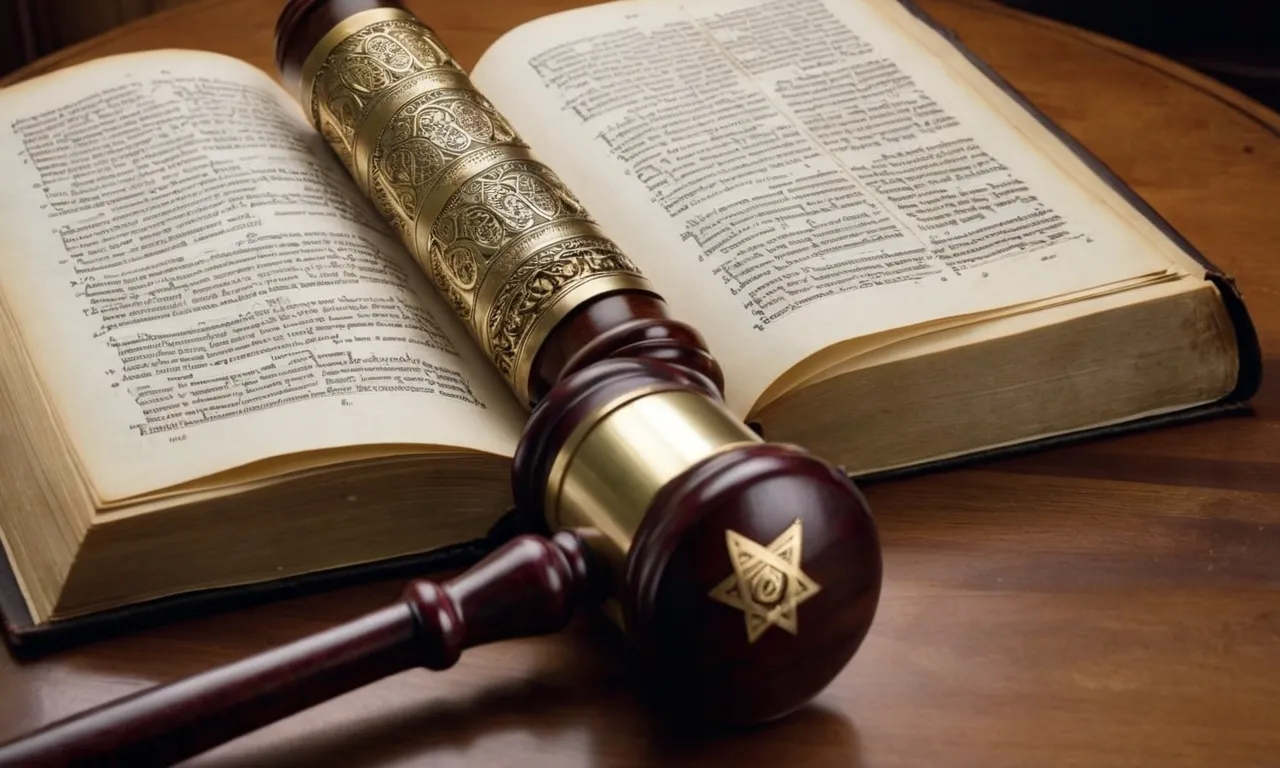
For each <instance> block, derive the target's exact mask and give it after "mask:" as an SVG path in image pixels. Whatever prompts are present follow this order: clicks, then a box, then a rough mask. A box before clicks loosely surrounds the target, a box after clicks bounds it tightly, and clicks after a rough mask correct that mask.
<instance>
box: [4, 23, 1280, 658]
mask: <svg viewBox="0 0 1280 768" xmlns="http://www.w3.org/2000/svg"><path fill="white" fill-rule="evenodd" d="M899 2H901V3H902V4H903V5H904V6H905V7H906V8H907V9H909V10H910V11H911V13H912V14H913V15H915V16H916V17H917V18H919V19H921V20H922V21H924V22H925V23H927V24H929V25H930V26H931V27H932V28H933V29H934V30H936V31H937V32H938V34H940V35H942V36H943V37H944V38H946V39H947V40H948V41H949V42H950V44H951V45H953V46H954V47H955V48H956V49H957V50H959V51H960V52H961V53H963V54H964V56H965V57H966V58H967V59H968V60H969V61H970V62H971V63H972V64H973V65H974V66H975V67H976V68H977V69H978V70H979V71H981V72H982V73H983V74H984V75H986V76H987V77H988V78H990V79H991V81H992V82H994V83H995V84H997V85H998V86H999V87H1000V88H1001V89H1002V90H1004V91H1005V92H1006V93H1008V94H1009V95H1010V96H1011V97H1012V98H1013V99H1014V100H1016V101H1017V102H1018V103H1019V104H1020V105H1021V106H1022V107H1023V108H1024V109H1026V110H1027V112H1028V113H1030V114H1031V115H1033V116H1035V117H1036V119H1037V120H1039V122H1040V123H1041V124H1043V125H1044V126H1045V127H1046V128H1047V129H1048V130H1049V131H1051V132H1052V133H1053V135H1054V136H1056V137H1057V138H1058V139H1059V140H1061V141H1062V142H1063V143H1064V144H1065V145H1066V146H1067V147H1069V148H1070V149H1071V150H1072V151H1073V152H1074V153H1075V154H1076V155H1077V156H1079V157H1080V158H1081V159H1082V160H1083V161H1084V162H1085V163H1086V164H1087V165H1088V166H1089V167H1090V168H1091V169H1092V170H1093V171H1094V172H1095V173H1096V174H1097V175H1098V176H1099V178H1101V179H1102V180H1104V181H1105V182H1106V183H1107V184H1109V185H1110V186H1111V187H1112V188H1114V189H1115V190H1117V191H1118V192H1119V193H1120V194H1121V195H1122V196H1123V197H1124V198H1125V199H1126V200H1127V201H1128V202H1129V203H1131V204H1132V205H1133V206H1134V208H1135V209H1136V210H1138V211H1139V212H1141V213H1142V214H1143V215H1144V216H1146V217H1147V218H1148V219H1150V220H1151V221H1152V222H1153V223H1154V224H1155V225H1156V226H1157V227H1159V229H1160V230H1161V231H1162V232H1163V233H1164V234H1165V235H1167V236H1168V237H1169V238H1170V239H1171V240H1172V241H1174V242H1175V243H1177V244H1178V245H1179V246H1180V247H1181V248H1182V249H1183V250H1184V251H1186V253H1187V254H1189V255H1190V256H1192V257H1193V258H1195V259H1196V260H1197V261H1198V262H1199V263H1201V264H1203V265H1204V267H1205V269H1206V271H1207V277H1206V279H1208V280H1210V281H1212V282H1213V283H1214V285H1215V286H1216V287H1217V289H1218V291H1219V293H1220V294H1221V295H1222V299H1223V302H1224V304H1225V306H1226V310H1227V312H1228V314H1229V316H1230V318H1231V321H1232V323H1233V324H1234V326H1235V331H1236V344H1237V349H1238V354H1239V360H1240V370H1239V373H1238V376H1237V379H1236V386H1235V388H1234V389H1233V390H1232V392H1231V393H1230V394H1228V395H1227V396H1226V397H1225V398H1223V399H1222V400H1220V401H1219V402H1217V403H1211V404H1208V405H1202V406H1197V407H1194V408H1188V409H1186V410H1183V411H1179V412H1175V413H1168V414H1163V415H1159V416H1153V417H1147V418H1141V419H1134V420H1132V421H1128V422H1124V423H1120V424H1113V425H1109V426H1106V427H1100V428H1096V429H1088V430H1081V431H1078V432H1073V433H1070V434H1066V435H1059V436H1055V437H1048V438H1044V439H1040V440H1034V441H1029V442H1024V443H1020V444H1017V445H1013V446H1007V447H1002V448H998V449H993V450H989V451H980V452H976V453H971V454H967V455H964V456H959V457H953V458H948V459H943V460H939V461H933V462H927V463H923V464H917V465H913V466H910V467H904V468H900V469H893V470H887V471H883V472H877V473H873V474H868V475H855V476H854V479H855V480H857V481H858V482H859V483H860V484H864V485H866V484H871V483H876V482H883V481H887V480H894V479H901V478H905V477H909V476H914V475H919V474H924V473H929V472H938V471H943V470H947V469H954V468H959V467H965V466H971V465H974V464H978V463H984V462H990V461H994V460H996V459H1001V458H1009V457H1012V456H1017V455H1023V454H1027V453H1031V452H1036V451H1042V450H1045V449H1048V448H1053V447H1057V446H1063V445H1068V444H1073V443H1079V442H1084V441H1087V440H1095V439H1099V438H1104V437H1109V436H1114V435H1119V434H1124V433H1129V432H1136V431H1139V430H1148V429H1153V428H1158V427H1165V426H1170V425H1173V424H1180V423H1187V422H1191V421H1198V420H1203V419H1208V418H1215V417H1221V416H1226V415H1232V414H1246V413H1248V412H1249V411H1250V406H1249V399H1250V398H1252V397H1253V395H1254V394H1255V393H1256V392H1257V390H1258V386H1259V384H1260V383H1261V378H1262V356H1261V351H1260V349H1259V345H1258V338H1257V333H1256V331H1255V329H1254V326H1253V322H1252V320H1251V319H1250V318H1249V313H1248V311H1247V309H1246V308H1245V304H1244V300H1243V298H1242V296H1241V294H1240V291H1239V290H1238V288H1237V286H1236V284H1235V282H1234V280H1232V278H1231V277H1230V276H1228V275H1226V274H1223V272H1222V271H1221V270H1220V269H1218V268H1217V267H1216V266H1215V265H1213V264H1212V263H1210V262H1209V260H1208V259H1207V258H1205V256H1204V255H1203V254H1202V253H1200V252H1199V251H1198V250H1197V249H1196V248H1195V247H1194V246H1193V245H1191V243H1189V242H1187V240H1186V238H1184V237H1183V236H1182V235H1180V234H1179V233H1178V232H1177V231H1175V230H1174V229H1173V227H1172V226H1170V225H1169V223H1168V222H1167V221H1165V220H1164V219H1163V218H1162V217H1161V216H1160V215H1159V214H1158V213H1156V212H1155V211H1154V210H1153V209H1152V208H1151V206H1150V205H1148V204H1147V203H1146V201H1144V200H1143V199H1142V198H1140V197H1139V196H1138V195H1137V194H1136V193H1135V192H1134V191H1133V190H1132V189H1131V188H1130V187H1129V186H1128V185H1127V184H1126V183H1125V182H1124V181H1123V180H1121V179H1120V178H1119V177H1118V176H1117V175H1116V174H1115V173H1114V172H1112V170H1111V169H1110V168H1108V167H1107V166H1106V165H1105V164H1104V163H1103V162H1102V161H1101V160H1099V159H1098V158H1097V157H1095V156H1094V155H1093V154H1092V153H1091V152H1089V150H1087V149H1086V148H1085V147H1084V146H1083V145H1081V144H1080V143H1079V142H1078V141H1076V140H1075V139H1074V138H1073V137H1072V136H1070V135H1069V134H1067V133H1066V132H1065V131H1064V130H1063V129H1062V128H1061V127H1060V126H1058V125H1057V124H1055V123H1054V122H1053V121H1052V120H1051V119H1050V118H1049V117H1048V116H1047V115H1045V114H1044V113H1042V112H1041V111H1040V110H1039V109H1038V108H1037V107H1035V106H1034V105H1033V104H1032V103H1031V102H1030V101H1029V100H1028V99H1027V98H1026V97H1025V96H1024V95H1023V94H1022V93H1020V92H1019V91H1017V90H1016V89H1015V88H1014V87H1013V86H1012V85H1010V84H1009V83H1008V82H1007V81H1006V80H1005V79H1004V78H1003V77H1001V76H1000V75H999V74H998V73H996V72H995V71H994V70H992V69H991V68H990V67H989V66H988V65H987V64H986V63H985V62H983V61H982V60H981V59H980V58H978V56H977V55H976V54H975V53H974V52H973V51H972V50H970V49H969V48H968V47H966V46H965V45H964V43H963V42H961V40H960V39H959V37H958V36H957V35H956V34H955V33H954V32H952V31H951V30H949V29H947V28H945V27H942V26H941V25H939V24H938V23H936V22H935V21H934V20H933V19H931V18H930V17H929V16H928V15H927V14H926V13H925V12H924V11H923V10H922V9H921V8H919V7H918V6H916V5H915V3H914V2H912V0H899ZM540 525H541V523H540V522H539V521H533V520H529V519H527V516H525V515H521V514H520V513H518V512H517V511H514V510H513V511H510V512H508V513H507V514H506V515H504V516H503V517H502V519H500V520H499V521H498V523H497V524H496V525H495V526H494V527H493V529H492V530H491V531H490V533H489V535H488V536H486V537H485V538H483V539H480V540H477V541H471V542H463V543H459V544H457V545H454V546H451V547H447V548H443V549H439V550H434V551H432V552H427V553H423V554H420V555H413V556H409V557H402V558H396V559H394V560H387V561H381V562H376V563H369V564H364V565H355V566H349V567H345V568H340V569H335V570H330V571H322V572H317V573H311V574H305V575H301V576H295V577H291V578H288V579H282V580H278V581H271V582H265V583H259V584H253V585H246V586H236V587H226V588H222V589H214V590H206V591H202V592H195V593H189V594H184V595H178V596H174V597H168V598H162V599H158V600H153V601H149V602H146V603H139V604H137V605H132V606H126V607H123V608H117V609H112V610H109V611H103V612H101V613H97V614H92V615H89V616H84V617H79V618H73V619H66V620H61V621H54V622H49V623H47V624H43V625H37V624H35V623H34V622H33V621H32V619H31V616H30V614H29V612H28V610H27V606H26V602H25V600H24V599H23V597H22V594H21V592H20V590H19V588H18V583H17V580H16V578H15V576H14V574H13V571H12V568H11V566H10V563H9V560H8V556H7V553H6V557H5V558H3V561H2V562H0V618H2V619H3V623H4V632H5V637H6V640H7V642H8V645H9V648H10V651H11V652H12V653H13V655H14V656H16V657H19V658H32V657H35V656H39V655H43V654H46V653H49V652H52V651H56V650H57V649H59V648H65V647H68V646H70V645H75V644H80V643H85V642H92V641H93V640H96V639H100V638H103V637H106V636H108V635H113V634H118V633H121V632H127V631H131V630H134V629H140V628H142V627H144V626H154V625H156V624H160V623H164V622H167V621H176V620H179V619H181V618H182V617H184V616H193V615H198V614H200V615H202V614H205V613H210V612H215V611H222V610H231V609H234V608H236V607H242V606H245V605H248V604H251V603H256V602H263V601H267V600H275V599H282V598H284V597H289V596H294V595H300V594H304V593H311V592H316V591H321V590H325V589H334V588H337V587H341V586H347V585H350V584H355V583H360V582H366V581H373V580H378V579H390V578H404V579H408V578H413V577H420V576H424V575H431V574H438V573H441V572H445V571H449V570H453V569H460V568H464V567H466V566H468V565H470V564H472V563H474V562H476V561H477V560H479V559H480V558H482V557H483V556H484V555H485V554H487V553H488V552H489V551H491V550H492V549H493V548H494V547H496V546H499V545H500V544H501V543H502V542H504V541H506V540H507V539H509V538H510V537H511V536H514V535H516V534H518V533H523V532H527V531H531V530H538V528H539V527H540Z"/></svg>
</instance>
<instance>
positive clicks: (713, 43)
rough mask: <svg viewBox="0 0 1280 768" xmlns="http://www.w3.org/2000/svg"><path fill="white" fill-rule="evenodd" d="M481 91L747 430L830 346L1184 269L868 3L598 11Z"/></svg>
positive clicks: (541, 27) (645, 4) (499, 51)
mask: <svg viewBox="0 0 1280 768" xmlns="http://www.w3.org/2000/svg"><path fill="white" fill-rule="evenodd" d="M473 77H474V80H475V82H476V84H477V86H478V87H479V88H480V89H481V90H483V91H484V92H485V93H486V94H487V95H488V96H489V97H490V99H491V100H492V101H493V102H494V103H495V104H496V105H497V107H498V109H499V110H500V111H502V112H503V113H504V114H506V115H507V117H508V118H509V119H510V120H511V122H512V123H513V125H514V126H515V128H516V129H517V131H519V132H520V133H521V134H522V135H523V136H524V138H525V139H526V140H527V141H528V142H529V143H530V144H531V146H532V147H533V149H534V151H535V153H537V154H538V155H539V156H540V157H542V158H543V159H544V160H545V161H546V162H547V163H548V164H549V165H550V166H551V167H552V168H554V169H555V170H556V172H557V173H558V174H560V175H561V177H562V178H563V179H564V180H565V182H566V183H567V184H568V186H569V187H570V188H571V189H573V190H574V191H575V193H576V194H577V195H578V196H579V197H580V199H582V201H583V203H584V204H585V205H586V206H587V207H588V209H589V210H591V211H592V213H593V215H594V216H595V217H596V218H597V219H599V221H600V223H601V224H602V226H603V227H604V229H605V230H606V231H607V232H608V233H609V234H610V235H611V236H613V237H614V238H615V239H616V240H617V241H618V243H619V245H620V246H621V247H622V248H623V250H624V251H626V252H627V253H628V255H629V256H631V258H633V259H634V260H635V261H636V262H637V264H639V265H640V267H641V268H642V269H643V270H644V271H645V272H646V273H647V275H648V276H649V277H650V279H651V280H652V281H653V282H654V284H655V286H656V287H657V288H658V290H659V291H661V292H662V293H663V294H664V296H665V297H666V298H667V299H668V301H669V302H670V304H671V305H672V309H673V311H674V312H675V313H676V314H677V315H678V316H680V317H681V318H682V319H684V320H686V321H688V322H690V323H691V324H692V325H694V326H696V327H697V328H699V330H701V331H702V332H703V333H704V334H705V335H706V337H707V339H708V342H709V344H710V346H711V351H712V353H713V354H714V355H715V356H716V357H717V358H719V360H720V361H721V363H722V365H723V366H724V368H725V371H726V379H727V382H728V389H729V391H728V400H729V404H730V406H731V407H732V408H733V409H734V410H735V412H737V413H739V414H742V415H745V414H747V413H748V412H749V410H750V409H751V407H752V406H753V405H754V404H755V403H756V401H757V399H758V398H759V397H760V395H761V393H763V392H764V391H765V389H766V388H767V387H768V385H769V384H770V383H771V382H772V381H774V380H775V379H777V378H778V377H779V376H781V375H782V374H783V373H784V372H786V371H787V370H788V369H789V368H790V367H791V366H794V365H795V364H797V363H798V362H800V361H802V360H804V359H805V358H806V357H809V356H810V355H813V354H814V353H815V352H818V351H819V350H822V349H824V348H827V347H829V346H830V345H833V344H836V343H839V342H842V341H846V340H849V339H855V338H859V337H865V336H868V335H871V334H875V333H880V332H884V331H887V330H892V329H903V328H908V327H911V326H913V325H916V324H921V323H926V322H936V321H938V320H941V319H944V318H958V317H961V316H965V315H971V316H979V313H983V312H988V311H992V310H997V309H1002V308H1008V307H1011V306H1015V305H1020V304H1023V303H1027V302H1033V301H1043V300H1046V299H1050V298H1052V297H1057V296H1065V295H1068V294H1073V293H1076V292H1079V291H1087V290H1091V289H1096V288H1098V287H1099V286H1104V285H1109V284H1112V283H1116V282H1119V281H1124V280H1131V281H1133V280H1135V279H1137V280H1136V282H1137V283H1141V282H1142V280H1143V279H1145V278H1146V277H1147V276H1150V277H1152V279H1155V278H1156V277H1157V276H1161V275H1166V274H1167V273H1168V271H1169V270H1170V269H1171V267H1172V264H1171V262H1170V261H1169V259H1168V258H1167V257H1166V256H1164V255H1162V254H1160V253H1157V252H1154V251H1153V250H1152V249H1151V248H1150V247H1149V246H1148V245H1146V244H1144V242H1143V241H1142V240H1141V239H1140V238H1139V237H1137V236H1136V235H1134V234H1133V233H1132V232H1131V231H1130V230H1129V229H1127V228H1126V226H1125V225H1124V223H1123V222H1122V221H1121V220H1120V219H1119V218H1118V217H1116V215H1115V214H1114V213H1113V212H1112V211H1111V210H1110V209H1108V208H1107V207H1106V206H1104V205H1102V204H1100V203H1099V202H1098V201H1096V200H1095V199H1093V198H1092V197H1090V196H1089V195H1088V194H1087V193H1086V192H1085V191H1084V190H1082V189H1081V188H1079V187H1077V186H1075V185H1074V184H1073V183H1072V182H1070V181H1069V180H1067V179H1066V177H1064V176H1062V175H1061V174H1060V173H1059V172H1058V171H1057V170H1056V169H1055V167H1054V166H1053V165H1052V164H1051V163H1050V162H1049V161H1048V160H1046V158H1044V157H1043V156H1041V155H1040V154H1038V153H1037V151H1036V149H1035V147H1034V146H1033V145H1032V144H1031V143H1030V141H1029V140H1028V139H1027V138H1026V137H1025V136H1024V135H1023V134H1021V133H1019V132H1017V131H1016V130H1014V129H1013V128H1011V127H1010V126H1009V125H1008V124H1006V123H1005V122H1003V121H1002V120H1001V119H1000V118H999V117H998V116H997V115H996V114H995V113H994V112H992V111H990V110H989V109H987V108H986V107H985V106H984V105H983V104H982V102H981V101H980V100H979V99H977V98H976V97H975V96H974V95H973V94H972V93H971V92H969V91H968V90H967V89H966V87H965V86H964V84H963V82H962V80H960V79H959V78H957V77H956V76H955V74H954V73H953V72H951V71H949V70H948V69H946V68H945V67H944V66H943V65H942V64H941V63H940V62H939V61H938V60H937V59H936V58H935V57H933V56H932V55H931V54H929V53H928V51H927V50H926V49H925V48H924V47H923V46H921V45H920V44H919V43H917V42H915V41H913V40H912V39H910V38H908V37H906V36H904V35H902V34H901V33H899V32H898V31H897V30H896V29H895V28H894V26H893V25H892V24H890V23H888V22H887V21H886V20H885V19H884V18H882V17H881V16H880V15H879V14H878V13H877V12H876V11H875V10H874V9H872V8H870V7H868V6H865V5H862V4H860V3H857V2H849V1H847V0H844V1H841V0H704V1H702V2H696V3H695V2H677V1H676V0H636V1H635V2H618V3H611V4H607V5H601V6H594V7H590V8H584V9H580V10H574V11H569V12H565V13H562V14H557V15H555V16H551V17H546V18H543V19H539V20H537V21H534V22H531V23H529V24H526V25H524V26H522V27H520V28H517V29H516V30H514V31H512V32H511V33H510V34H508V35H507V36H505V37H503V38H502V39H501V40H499V41H498V42H497V43H496V44H495V45H494V46H492V47H491V48H490V49H489V51H487V52H486V54H485V55H484V57H483V58H482V59H481V61H480V62H479V64H478V65H477V66H476V68H475V71H474V74H473Z"/></svg>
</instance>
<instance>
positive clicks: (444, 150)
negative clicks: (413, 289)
mask: <svg viewBox="0 0 1280 768" xmlns="http://www.w3.org/2000/svg"><path fill="white" fill-rule="evenodd" d="M291 85H293V86H294V87H295V88H296V89H297V92H298V99H299V101H300V102H301V103H302V106H303V110H304V112H305V113H306V115H307V117H308V119H310V121H311V122H312V124H313V125H314V126H315V127H316V129H317V130H318V131H319V132H320V133H321V135H323V136H324V137H325V139H326V141H327V142H328V144H329V145H330V146H331V147H332V148H333V150H334V152H335V153H336V154H337V156H338V158H339V159H340V160H341V162H342V163H343V165H344V166H345V167H346V169H347V171H348V172H349V173H350V174H351V176H352V178H353V179H354V180H355V182H356V185H357V186H358V187H359V189H360V190H361V191H362V192H363V193H364V194H365V195H367V196H368V197H369V198H370V199H371V200H372V201H373V204H374V205H375V206H376V207H377V209H378V211H379V212H380V213H381V214H382V215H383V217H384V218H386V220H387V221H389V222H390V223H391V225H392V226H393V227H394V228H395V230H396V232H397V234H398V235H399V236H400V239H401V240H402V241H403V242H404V244H405V246H406V247H407V248H408V249H409V252H410V253H411V254H412V255H413V257H414V258H415V259H416V260H417V261H418V263H419V264H420V265H421V266H422V268H423V270H424V271H425V272H426V273H427V275H428V276H430V278H431V280H432V282H433V283H434V284H435V286H436V288H437V289H439V291H440V292H441V294H442V295H443V296H444V297H445V299H446V301H447V302H448V303H449V305H450V306H451V307H452V308H453V310H454V311H455V312H456V313H457V314H458V316H459V317H460V318H461V319H462V320H463V322H464V323H465V324H466V325H467V327H468V328H469V329H470V331H471V333H472V335H473V336H474V337H475V339H476V340H477V341H478V342H479V344H480V346H481V348H482V349H483V350H484V351H485V353H486V354H487V355H488V356H489V359H490V360H491V361H492V362H493V364H494V366H495V367H496V368H497V369H498V371H499V373H501V374H502V376H503V377H504V378H505V379H506V381H507V383H508V384H509V385H510V386H511V388H512V389H513V390H514V391H515V393H516V396H517V397H518V398H520V400H521V402H523V403H526V404H528V403H529V402H530V397H529V383H530V382H529V378H530V376H531V375H532V373H533V363H534V359H535V358H536V357H537V353H538V350H539V349H540V348H541V346H542V343H543V342H544V341H545V340H546V339H547V337H548V336H549V335H550V334H551V332H552V330H553V329H554V328H555V326H556V324H557V323H558V322H559V321H560V320H562V319H564V318H565V317H567V316H568V315H569V314H570V313H571V312H572V310H573V309H574V308H575V307H577V306H579V305H581V304H582V303H583V302H585V301H587V300H590V299H592V298H594V297H597V296H600V295H603V294H605V293H611V292H615V291H623V290H641V291H649V292H652V291H653V288H652V286H651V285H650V284H649V282H648V281H647V280H646V279H645V278H644V276H643V275H641V273H640V271H639V270H638V269H637V268H636V266H635V265H634V264H633V263H632V262H631V261H630V259H628V258H627V257H626V255H624V254H623V253H622V251H621V250H620V249H619V248H618V247H617V245H616V244H615V243H614V242H613V241H612V240H610V239H609V238H608V237H606V236H605V235H604V233H602V232H601V231H600V229H599V227H597V225H596V223H595V221H594V220H593V219H592V218H591V216H590V214H589V213H588V212H587V210H586V209H585V208H584V207H583V205H582V204H581V203H580V202H579V201H578V200H577V199H576V198H575V197H574V196H573V194H572V193H571V192H570V191H569V190H568V189H567V188H566V187H565V185H564V183H563V182H561V180H560V179H559V178H558V177H557V176H556V175H555V174H554V173H553V172H552V171H551V170H550V169H549V168H548V167H547V166H546V165H544V164H543V163H541V162H539V161H538V160H537V159H536V158H535V157H534V156H533V154H532V152H531V151H530V149H529V147H528V145H527V144H525V142H524V141H523V140H521V138H520V137H519V136H518V135H516V132H515V131H514V130H513V129H512V127H511V125H510V124H509V123H508V122H507V120H506V119H505V118H504V117H503V116H502V115H501V114H499V113H498V111H497V109H495V108H494V106H493V104H491V103H490V102H489V100H488V99H486V98H485V97H484V95H483V94H481V93H480V92H479V91H478V90H477V89H476V88H475V86H474V85H473V84H472V83H471V80H470V79H469V78H468V77H467V74H466V73H465V72H464V71H463V70H462V69H461V68H460V67H459V66H458V65H457V63H456V62H455V61H454V60H453V58H452V56H450V54H449V52H448V50H447V49H446V48H445V47H444V46H443V45H442V44H441V43H440V41H439V39H437V38H436V36H435V34H434V33H433V32H432V31H431V30H430V29H429V28H427V27H426V26H424V25H423V24H422V23H421V22H420V21H418V19H417V18H416V17H415V16H414V15H413V14H411V13H409V12H408V11H405V10H403V9H400V8H375V9H371V10H367V11H362V12H360V13H356V14H353V15H352V16H350V17H347V18H346V19H344V20H343V21H342V22H341V23H339V24H337V25H336V26H334V28H333V29H332V30H330V31H329V32H328V33H327V34H325V35H324V37H322V38H321V40H320V41H319V42H318V43H317V44H316V46H315V48H314V49H312V51H311V52H310V54H309V55H308V56H307V58H306V60H305V61H304V63H303V66H302V68H301V71H300V76H299V79H298V82H297V83H291Z"/></svg>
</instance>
